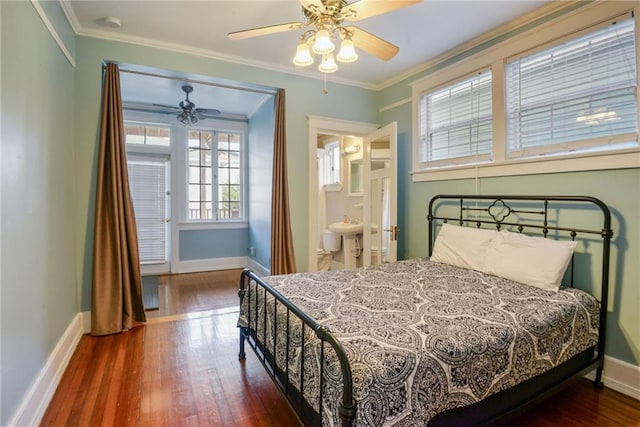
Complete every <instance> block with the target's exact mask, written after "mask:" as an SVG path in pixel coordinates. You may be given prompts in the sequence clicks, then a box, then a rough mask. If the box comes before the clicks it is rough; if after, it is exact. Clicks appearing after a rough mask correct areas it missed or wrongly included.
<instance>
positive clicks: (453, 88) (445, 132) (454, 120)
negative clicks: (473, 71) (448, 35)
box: [420, 70, 493, 167]
mask: <svg viewBox="0 0 640 427" xmlns="http://www.w3.org/2000/svg"><path fill="white" fill-rule="evenodd" d="M492 138H493V133H492V116H491V71H490V70H489V71H485V72H482V73H478V74H477V75H474V76H473V77H471V78H467V79H464V80H462V81H460V82H457V83H454V84H452V85H447V86H445V87H443V88H439V89H436V90H435V91H433V92H429V93H426V94H424V95H423V96H422V97H421V99H420V147H421V149H422V150H421V152H420V160H421V162H422V163H423V164H425V165H427V167H434V166H442V165H447V164H456V163H473V162H478V161H486V160H489V156H490V154H491V144H492Z"/></svg>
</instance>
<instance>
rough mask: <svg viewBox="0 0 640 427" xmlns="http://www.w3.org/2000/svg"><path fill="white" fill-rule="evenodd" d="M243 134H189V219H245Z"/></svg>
mask: <svg viewBox="0 0 640 427" xmlns="http://www.w3.org/2000/svg"><path fill="white" fill-rule="evenodd" d="M241 141H242V134H240V133H233V132H218V131H198V130H189V132H188V177H189V180H188V183H187V186H188V200H187V205H188V212H187V220H189V221H194V220H196V221H197V220H238V219H241V218H242V197H241V194H242V191H241V190H242V187H241V183H242V179H241V177H242V168H241V166H242V165H241V157H242V156H241V154H242V153H241V145H242V144H241Z"/></svg>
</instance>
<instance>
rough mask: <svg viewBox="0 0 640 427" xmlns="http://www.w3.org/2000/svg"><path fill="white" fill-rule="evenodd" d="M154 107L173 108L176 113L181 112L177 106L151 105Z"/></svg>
mask: <svg viewBox="0 0 640 427" xmlns="http://www.w3.org/2000/svg"><path fill="white" fill-rule="evenodd" d="M151 105H153V106H154V107H162V108H171V109H172V110H175V111H180V108H178V107H176V106H175V105H163V104H151Z"/></svg>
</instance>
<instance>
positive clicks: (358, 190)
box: [348, 159, 364, 196]
mask: <svg viewBox="0 0 640 427" xmlns="http://www.w3.org/2000/svg"><path fill="white" fill-rule="evenodd" d="M363 168H364V165H363V163H362V159H352V160H349V183H348V184H349V196H362V186H363V179H362V178H363Z"/></svg>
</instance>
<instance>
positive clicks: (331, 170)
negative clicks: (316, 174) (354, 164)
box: [323, 140, 342, 189]
mask: <svg viewBox="0 0 640 427" xmlns="http://www.w3.org/2000/svg"><path fill="white" fill-rule="evenodd" d="M341 160H342V159H341V157H340V141H339V140H338V141H335V142H330V143H327V144H326V145H325V146H324V156H323V162H324V165H323V166H324V167H323V168H324V184H325V185H329V186H336V187H337V188H336V189H339V188H338V187H340V185H341V183H342V180H341V176H342V175H341V170H340V163H341Z"/></svg>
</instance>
